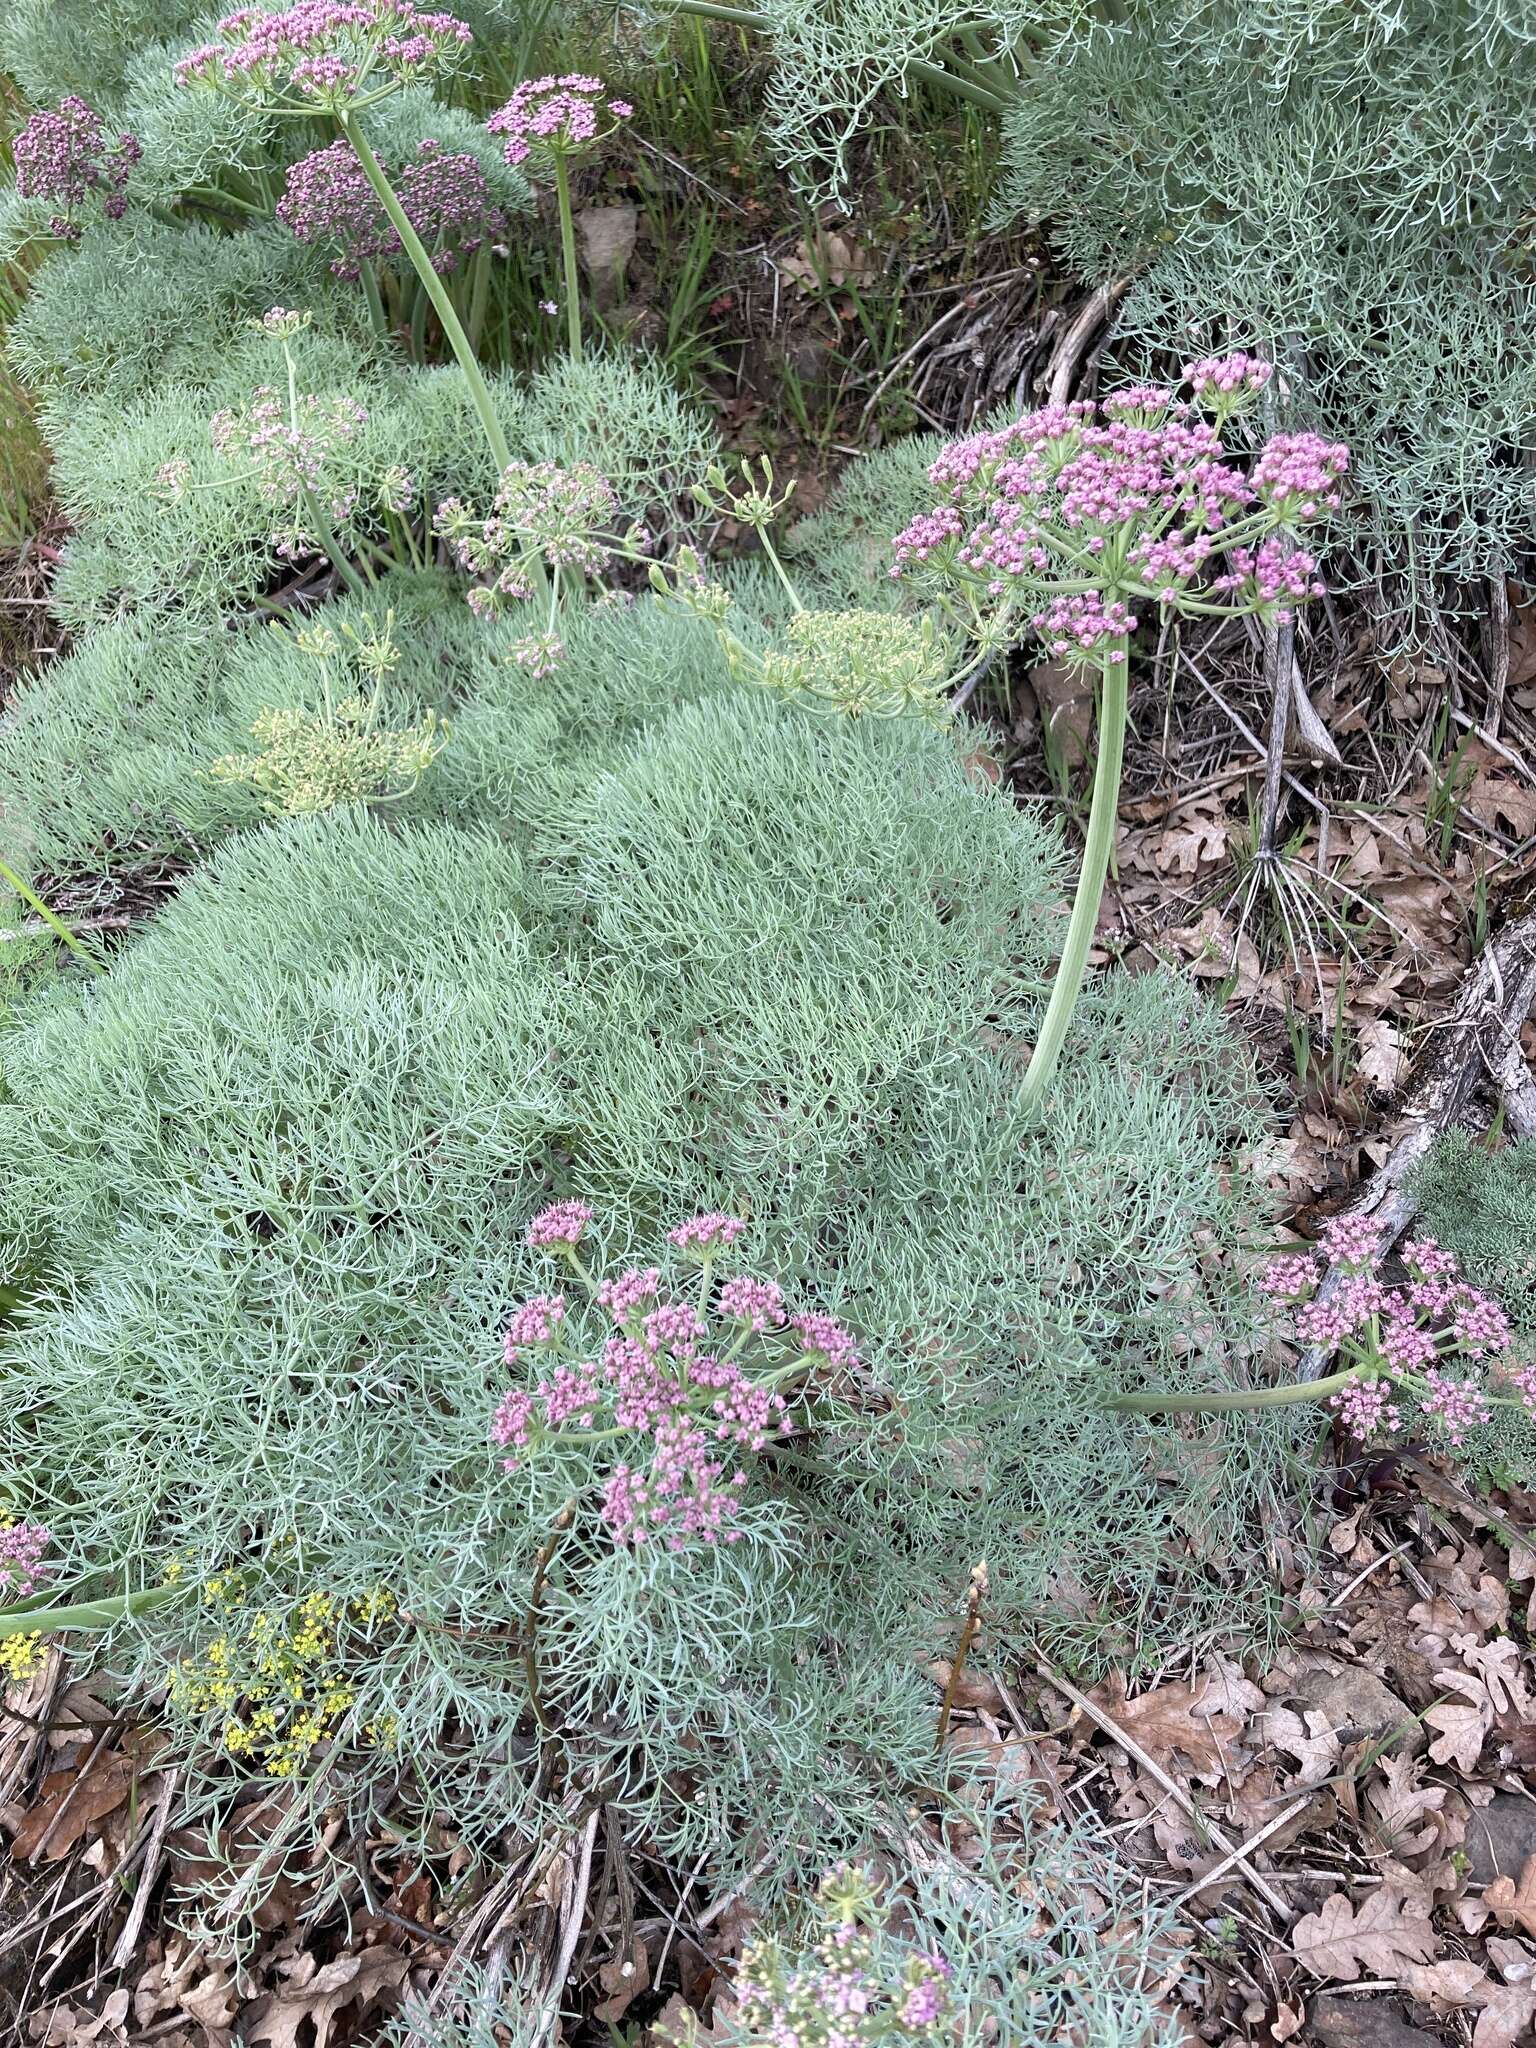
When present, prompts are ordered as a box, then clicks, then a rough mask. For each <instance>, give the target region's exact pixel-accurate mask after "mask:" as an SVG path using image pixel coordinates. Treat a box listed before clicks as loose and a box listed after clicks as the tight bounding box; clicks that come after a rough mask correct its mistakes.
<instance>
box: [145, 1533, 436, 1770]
mask: <svg viewBox="0 0 1536 2048" xmlns="http://www.w3.org/2000/svg"><path fill="white" fill-rule="evenodd" d="M201 1604H202V1606H203V1608H204V1610H205V1611H206V1612H208V1613H210V1614H211V1615H212V1616H213V1617H214V1619H215V1622H216V1627H217V1633H216V1634H214V1635H213V1636H212V1637H210V1639H209V1640H208V1641H207V1642H206V1643H204V1644H203V1646H202V1647H201V1648H200V1649H199V1650H197V1651H195V1652H191V1653H189V1654H188V1655H187V1656H185V1657H182V1658H181V1659H179V1660H178V1662H177V1663H176V1664H175V1665H174V1666H173V1668H172V1670H171V1674H170V1701H171V1705H172V1707H173V1708H174V1709H175V1710H176V1711H177V1712H178V1713H180V1714H183V1715H185V1716H187V1717H188V1718H189V1719H192V1720H196V1721H200V1722H203V1723H205V1724H206V1726H207V1728H208V1731H209V1733H210V1735H211V1736H212V1737H213V1739H214V1740H215V1741H216V1742H217V1744H218V1746H219V1747H220V1748H221V1749H222V1750H224V1751H225V1753H226V1754H227V1755H229V1756H231V1757H234V1758H236V1759H238V1760H239V1761H240V1762H242V1763H244V1764H247V1765H250V1766H252V1767H254V1768H256V1769H259V1770H262V1771H264V1772H266V1773H267V1775H268V1776H270V1777H274V1778H292V1777H296V1776H297V1775H298V1774H299V1773H300V1771H302V1769H303V1767H304V1765H305V1764H306V1763H307V1762H308V1760H309V1758H310V1756H311V1754H312V1753H313V1751H314V1750H315V1749H316V1748H317V1746H318V1745H319V1744H320V1743H322V1742H326V1741H329V1740H332V1739H334V1738H335V1737H336V1736H337V1735H338V1733H339V1732H340V1731H341V1729H342V1727H343V1725H344V1724H345V1722H346V1720H347V1717H348V1716H349V1715H350V1714H351V1713H352V1710H353V1708H354V1707H355V1706H356V1704H357V1687H356V1683H355V1678H354V1671H355V1665H356V1661H357V1659H358V1658H359V1657H360V1656H363V1655H365V1654H366V1649H367V1641H368V1638H369V1637H370V1636H371V1635H373V1634H374V1633H375V1632H376V1631H377V1630H378V1629H379V1628H380V1627H382V1626H384V1625H386V1624H387V1623H388V1622H390V1621H391V1620H392V1619H393V1617H394V1614H395V1601H394V1597H393V1595H391V1594H390V1593H388V1592H387V1591H385V1590H383V1589H382V1588H381V1589H379V1590H377V1591H375V1592H371V1593H365V1594H362V1595H359V1596H358V1597H356V1598H354V1599H350V1600H348V1599H342V1598H341V1597H340V1596H339V1595H337V1594H334V1593H327V1592H314V1593H308V1594H305V1595H304V1596H303V1597H302V1598H301V1599H299V1600H298V1601H297V1603H295V1604H293V1605H292V1606H288V1607H279V1606H274V1605H272V1604H271V1603H270V1602H269V1601H267V1600H265V1599H258V1598H256V1597H255V1596H254V1593H253V1589H252V1585H251V1582H250V1580H249V1578H248V1576H247V1574H245V1573H244V1572H241V1571H231V1572H219V1573H215V1574H213V1575H212V1576H210V1577H209V1578H207V1579H205V1580H204V1581H203V1584H202V1587H201ZM358 1733H359V1735H360V1736H361V1738H362V1739H363V1740H364V1741H365V1742H376V1741H379V1740H381V1739H384V1737H385V1736H386V1735H387V1730H381V1729H380V1728H378V1727H376V1726H374V1725H372V1724H370V1725H369V1726H367V1727H366V1728H363V1729H360V1730H359V1731H358Z"/></svg>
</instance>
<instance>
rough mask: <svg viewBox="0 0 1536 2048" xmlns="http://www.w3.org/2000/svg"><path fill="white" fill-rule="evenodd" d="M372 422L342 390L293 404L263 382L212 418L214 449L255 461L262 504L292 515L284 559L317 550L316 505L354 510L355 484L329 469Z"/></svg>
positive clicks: (332, 512) (337, 515)
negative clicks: (245, 400)
mask: <svg viewBox="0 0 1536 2048" xmlns="http://www.w3.org/2000/svg"><path fill="white" fill-rule="evenodd" d="M268 317H269V318H270V316H268ZM367 417H368V415H367V413H366V412H365V411H364V410H363V408H362V406H360V405H359V404H358V403H357V400H356V399H355V398H349V397H346V396H345V395H343V394H339V393H338V394H336V395H335V396H333V397H329V398H324V397H320V396H318V395H317V394H316V393H314V392H312V391H309V392H303V393H300V394H299V395H298V396H297V397H295V398H293V399H292V400H290V399H288V398H284V397H281V396H280V395H279V394H278V392H277V391H276V390H274V388H273V387H272V386H271V385H270V384H263V385H261V386H260V387H259V388H258V389H257V390H256V391H255V392H254V393H253V395H252V398H251V402H250V404H249V405H248V406H246V407H244V408H243V409H241V410H239V411H235V410H231V409H228V408H226V410H224V411H223V412H220V413H216V414H215V415H214V418H213V420H212V422H211V424H210V428H209V431H210V433H211V434H212V436H213V445H214V447H215V448H217V449H218V451H219V453H220V454H221V455H223V456H224V457H226V459H228V460H230V461H234V460H237V459H238V460H243V461H245V462H247V463H249V464H250V465H251V466H252V468H253V469H254V471H255V475H256V489H257V491H258V493H259V494H260V496H261V498H262V499H263V501H264V502H265V503H267V504H269V505H273V506H277V507H281V508H282V509H283V510H284V511H286V512H287V513H288V515H289V519H288V524H287V526H286V527H285V529H284V530H283V531H282V532H281V533H280V534H279V535H278V538H277V548H278V552H279V554H282V555H284V556H288V557H297V556H300V555H304V554H308V553H312V552H313V551H314V548H315V545H316V543H315V540H314V537H313V536H312V535H311V534H310V533H309V532H308V531H307V530H306V528H305V525H304V519H305V515H306V513H309V512H310V511H311V508H312V507H314V506H319V507H321V508H322V509H323V511H324V512H325V514H326V515H327V517H329V518H331V519H345V518H346V517H347V516H348V515H349V514H350V513H351V511H352V509H353V507H354V506H355V505H356V503H357V488H356V486H355V485H354V484H338V483H336V482H334V481H331V480H328V479H327V476H326V470H327V466H328V465H329V464H330V463H331V462H332V461H333V460H334V458H335V456H336V453H337V451H338V450H339V449H340V448H342V447H343V446H344V445H345V444H346V443H347V442H348V441H350V440H352V439H353V437H354V436H355V435H356V433H357V431H358V429H359V428H360V427H361V426H362V425H363V423H364V421H365V420H366V419H367ZM167 481H169V479H167Z"/></svg>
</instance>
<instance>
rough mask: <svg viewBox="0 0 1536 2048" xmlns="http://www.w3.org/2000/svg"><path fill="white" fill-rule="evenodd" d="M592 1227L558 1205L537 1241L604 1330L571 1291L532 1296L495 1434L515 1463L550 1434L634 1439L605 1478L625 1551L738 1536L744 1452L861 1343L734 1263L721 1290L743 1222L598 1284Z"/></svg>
mask: <svg viewBox="0 0 1536 2048" xmlns="http://www.w3.org/2000/svg"><path fill="white" fill-rule="evenodd" d="M591 1222H592V1211H591V1210H590V1208H589V1207H588V1206H587V1205H586V1203H584V1202H570V1201H566V1202H557V1203H555V1204H554V1205H553V1206H551V1207H550V1208H548V1209H544V1210H542V1211H541V1212H540V1213H539V1214H538V1215H537V1216H535V1217H534V1219H533V1221H532V1222H531V1223H530V1224H529V1226H528V1242H529V1244H530V1245H531V1246H533V1247H534V1249H536V1250H543V1251H553V1252H555V1253H557V1254H559V1255H560V1256H562V1257H563V1258H564V1260H565V1262H566V1264H567V1265H568V1267H569V1268H570V1271H571V1275H572V1278H573V1281H574V1282H575V1283H576V1284H577V1285H578V1286H579V1287H580V1288H581V1289H582V1291H583V1292H584V1293H585V1294H586V1295H587V1297H588V1300H589V1303H590V1308H591V1310H592V1311H593V1312H595V1314H596V1315H597V1316H599V1317H600V1318H601V1319H602V1324H603V1325H604V1326H605V1332H606V1333H605V1334H603V1335H601V1336H598V1335H597V1334H596V1333H595V1332H594V1331H593V1329H592V1327H591V1322H590V1319H589V1318H588V1317H584V1316H581V1315H579V1314H578V1313H577V1312H576V1305H575V1304H573V1302H572V1301H571V1299H570V1298H569V1296H568V1295H567V1294H566V1293H565V1292H564V1291H561V1292H558V1293H543V1294H536V1295H533V1296H531V1297H530V1298H529V1299H528V1300H526V1301H524V1302H522V1303H521V1304H520V1305H519V1306H518V1308H517V1309H515V1310H514V1312H513V1315H512V1318H511V1321H510V1323H509V1324H508V1328H507V1334H506V1342H505V1353H506V1360H507V1363H508V1365H509V1366H511V1367H513V1368H514V1369H515V1370H517V1371H519V1372H520V1373H522V1374H523V1376H524V1382H523V1384H521V1385H519V1386H516V1387H514V1388H513V1389H512V1390H511V1391H510V1392H508V1393H507V1394H506V1395H504V1396H503V1398H502V1400H501V1403H500V1405H499V1406H498V1408H497V1410H496V1414H495V1417H494V1419H493V1422H492V1425H491V1441H492V1443H493V1444H494V1445H495V1446H496V1447H497V1448H498V1449H499V1450H501V1451H502V1452H503V1453H504V1454H505V1455H504V1458H503V1464H504V1467H505V1469H506V1470H508V1471H513V1470H515V1469H516V1468H517V1467H518V1466H519V1465H520V1464H522V1463H523V1462H524V1461H525V1460H527V1459H531V1458H534V1457H536V1456H537V1455H538V1453H539V1451H540V1450H541V1448H543V1447H545V1446H547V1445H549V1444H551V1443H574V1442H580V1441H583V1440H586V1441H588V1442H591V1443H593V1444H596V1443H599V1442H609V1441H612V1442H614V1443H615V1444H616V1445H618V1446H621V1447H622V1449H623V1451H624V1453H625V1455H623V1456H622V1457H620V1458H619V1459H618V1460H617V1462H615V1463H614V1464H612V1465H611V1466H610V1468H609V1469H608V1471H607V1473H606V1475H605V1476H604V1477H603V1478H602V1479H601V1480H599V1481H598V1482H597V1485H598V1488H599V1500H598V1512H599V1515H600V1517H601V1520H602V1522H603V1524H604V1525H605V1527H606V1528H607V1530H608V1533H609V1535H610V1536H611V1537H612V1539H613V1541H614V1542H615V1543H616V1544H618V1545H621V1546H635V1547H638V1546H640V1545H642V1544H645V1543H649V1542H658V1543H661V1544H664V1545H665V1546H666V1547H667V1548H668V1549H670V1550H683V1549H686V1548H688V1547H689V1546H690V1545H692V1544H694V1543H707V1544H712V1543H732V1542H735V1541H736V1540H737V1539H738V1537H739V1535H740V1531H739V1529H738V1528H736V1527H735V1526H734V1525H735V1523H736V1520H737V1516H738V1513H739V1510H740V1507H741V1502H742V1498H743V1496H744V1494H745V1491H746V1487H747V1472H746V1470H745V1469H744V1466H743V1464H742V1462H741V1461H742V1460H743V1459H744V1458H746V1457H748V1456H751V1455H753V1454H756V1453H759V1452H762V1451H764V1450H766V1449H768V1448H769V1447H770V1446H771V1445H772V1444H774V1443H777V1442H781V1441H782V1440H783V1439H784V1438H785V1437H787V1436H790V1435H792V1434H793V1432H794V1427H795V1425H794V1423H793V1422H792V1421H791V1418H790V1414H789V1398H788V1395H787V1393H786V1392H785V1389H786V1388H794V1389H797V1390H801V1391H803V1390H804V1389H805V1388H806V1386H807V1385H808V1384H809V1383H810V1382H812V1381H813V1380H814V1379H815V1378H816V1377H817V1376H818V1375H821V1376H823V1377H825V1376H826V1375H829V1374H831V1373H833V1372H852V1371H856V1370H857V1368H858V1364H859V1360H858V1354H857V1351H856V1348H855V1345H854V1340H853V1338H852V1336H851V1335H850V1334H849V1332H848V1331H847V1330H846V1329H845V1328H844V1327H843V1325H842V1324H841V1323H839V1322H837V1321H836V1320H835V1319H834V1318H833V1317H831V1316H827V1315H823V1314H820V1313H819V1312H816V1311H807V1312H800V1313H795V1314H791V1312H790V1310H789V1308H788V1306H787V1304H786V1302H785V1299H784V1294H783V1291H782V1289H781V1288H780V1287H779V1286H778V1284H777V1283H776V1282H775V1281H772V1280H765V1279H760V1278H758V1277H756V1276H755V1275H752V1274H749V1273H741V1272H733V1273H731V1274H729V1275H728V1276H727V1277H726V1278H724V1279H723V1280H722V1281H720V1282H719V1284H718V1285H717V1284H716V1283H715V1278H714V1265H715V1261H716V1258H717V1256H718V1255H719V1254H720V1253H722V1252H728V1251H729V1250H730V1248H731V1247H732V1246H733V1245H734V1243H735V1241H736V1239H737V1238H738V1237H739V1236H740V1235H741V1234H742V1232H743V1231H744V1230H745V1228H746V1225H745V1223H744V1222H743V1221H742V1219H741V1218H740V1217H735V1216H727V1215H725V1214H723V1213H721V1212H719V1211H712V1212H710V1213H708V1214H706V1215H700V1216H694V1217H690V1218H688V1219H687V1220H686V1221H685V1222H682V1223H679V1224H677V1225H676V1226H675V1227H674V1229H672V1230H671V1231H669V1232H668V1233H667V1242H668V1245H669V1246H670V1247H671V1248H672V1249H671V1251H670V1252H669V1253H668V1255H667V1258H666V1259H665V1260H663V1262H661V1263H658V1264H657V1265H653V1266H636V1267H631V1268H628V1269H626V1270H625V1271H622V1272H619V1273H614V1274H610V1275H609V1276H607V1277H606V1278H604V1279H603V1280H602V1281H600V1282H598V1283H596V1284H594V1283H593V1282H592V1280H591V1278H590V1276H589V1275H588V1273H587V1269H586V1267H585V1265H584V1264H583V1263H582V1260H581V1257H580V1253H579V1250H578V1247H579V1246H580V1245H581V1243H582V1242H583V1240H584V1239H585V1237H586V1234H587V1231H588V1229H589V1227H590V1225H591ZM673 1252H679V1253H683V1254H685V1255H686V1256H687V1257H688V1258H689V1259H691V1260H692V1261H693V1262H695V1264H696V1266H697V1267H698V1268H699V1269H700V1270H699V1271H697V1272H696V1273H695V1275H694V1279H693V1284H692V1285H691V1287H689V1289H688V1290H687V1292H686V1293H685V1291H684V1289H683V1287H682V1286H681V1285H680V1284H677V1282H675V1281H674V1280H673V1279H672V1278H670V1277H669V1274H668V1262H669V1261H670V1260H671V1257H672V1253H673ZM578 1326H579V1327H578ZM535 1374H536V1375H537V1377H532V1376H533V1375H535Z"/></svg>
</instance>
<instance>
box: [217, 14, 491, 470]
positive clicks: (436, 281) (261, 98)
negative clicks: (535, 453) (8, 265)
mask: <svg viewBox="0 0 1536 2048" xmlns="http://www.w3.org/2000/svg"><path fill="white" fill-rule="evenodd" d="M218 35H219V40H218V41H217V42H213V43H206V44H204V45H203V47H202V48H201V49H197V50H194V51H192V52H191V53H190V55H188V56H186V57H184V58H183V59H182V60H181V62H180V63H179V64H178V65H177V66H176V77H177V79H178V81H179V82H180V83H181V84H183V85H201V86H207V87H210V88H212V89H213V90H214V91H216V92H221V93H224V94H225V95H227V96H228V97H229V98H231V99H233V100H235V101H236V102H238V103H239V104H240V105H242V106H247V107H249V108H251V109H252V111H253V112H259V113H262V114H267V115H279V116H289V117H292V118H295V119H299V120H313V118H314V117H315V116H316V115H317V114H328V115H329V116H330V117H331V118H332V119H333V120H334V121H335V122H336V125H337V126H338V128H339V129H340V130H341V135H342V139H343V140H344V141H345V142H346V144H347V145H348V147H349V148H350V150H351V152H352V156H353V158H354V159H355V160H356V162H357V163H358V165H359V166H360V167H361V169H362V173H363V176H364V177H365V178H366V179H367V181H368V183H369V185H370V186H371V187H372V189H373V192H374V196H375V197H376V198H377V200H378V203H379V205H380V206H381V207H382V209H383V211H384V215H385V218H386V219H387V221H388V222H389V225H390V227H391V228H392V229H393V231H394V233H395V235H396V236H397V237H398V238H399V243H400V247H401V248H402V249H403V250H404V251H405V253H406V255H407V257H408V258H409V259H410V263H411V267H412V268H413V269H414V271H415V272H416V275H417V276H418V278H420V280H421V284H422V289H423V290H424V291H425V292H426V294H427V297H428V299H429V300H430V301H431V304H432V308H433V310H434V311H435V313H436V314H437V317H438V320H439V322H440V323H441V326H442V330H443V333H444V336H445V337H446V339H447V341H448V345H449V347H450V348H451V349H452V350H453V353H454V356H455V357H456V359H457V361H458V364H459V367H460V369H461V370H462V371H463V373H464V379H465V382H466V384H467V385H468V387H469V394H470V398H471V400H472V401H473V404H474V407H475V412H476V414H477V416H478V418H479V420H480V424H481V426H482V428H483V429H484V432H485V437H486V440H487V442H488V443H489V445H490V449H491V453H492V455H493V456H494V457H495V459H496V464H497V467H498V468H502V469H504V468H505V467H506V465H507V463H508V462H509V461H510V460H511V451H510V449H509V448H508V446H507V437H506V434H505V432H504V431H503V429H502V425H501V421H500V420H499V419H498V417H497V414H496V408H495V406H494V405H493V404H492V402H491V394H490V391H489V389H488V388H487V386H486V382H485V378H484V375H483V374H482V372H481V369H480V365H479V362H478V360H477V359H476V356H475V350H474V346H473V344H472V342H471V341H470V338H469V335H468V333H467V332H466V330H465V327H464V323H463V321H462V320H461V319H460V318H459V315H458V312H457V310H456V309H455V307H454V304H453V301H452V299H451V298H450V297H449V295H448V292H447V290H446V288H445V287H444V284H443V280H442V278H441V276H440V275H439V274H438V270H437V266H436V265H435V263H434V262H433V256H432V251H431V250H430V249H428V248H427V246H426V244H425V243H424V242H423V240H422V238H421V235H420V233H419V232H418V231H417V227H416V224H415V222H414V221H413V220H412V219H411V217H410V214H409V213H408V212H407V210H406V208H405V206H404V205H403V204H402V203H401V200H400V197H399V195H398V194H397V193H396V191H395V189H394V187H393V185H391V183H390V181H389V178H388V176H387V175H386V173H385V171H384V168H383V166H382V165H381V164H380V162H379V160H378V158H377V157H376V156H375V155H374V153H373V149H372V147H371V145H370V143H369V141H368V138H367V135H366V133H365V132H364V127H363V122H362V116H363V115H364V114H365V113H366V111H367V109H368V108H369V107H372V106H376V105H377V104H378V103H379V101H381V100H384V99H387V98H388V97H389V96H390V94H391V93H395V92H398V91H399V90H400V88H401V87H402V86H406V85H411V84H415V83H417V82H420V81H428V82H430V81H433V80H436V79H439V78H442V77H446V76H449V75H451V74H452V73H453V71H454V70H456V68H457V67H458V66H459V65H460V64H461V63H462V62H463V61H464V58H465V55H466V53H467V52H468V49H469V46H470V43H471V41H472V40H473V38H472V37H471V35H470V32H469V29H468V28H467V27H466V25H465V24H464V23H463V22H462V21H459V20H457V19H456V18H455V17H454V16H453V15H451V14H443V13H435V12H429V11H425V10H423V9H421V8H418V7H415V6H413V5H412V4H411V0H298V4H297V5H296V6H293V7H287V8H282V9H279V10H275V11H268V10H266V9H263V8H259V7H242V8H240V9H238V10H237V11H236V12H235V13H233V14H228V15H226V16H225V17H224V18H223V20H222V21H221V22H220V23H219V25H218ZM365 274H366V273H365Z"/></svg>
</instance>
